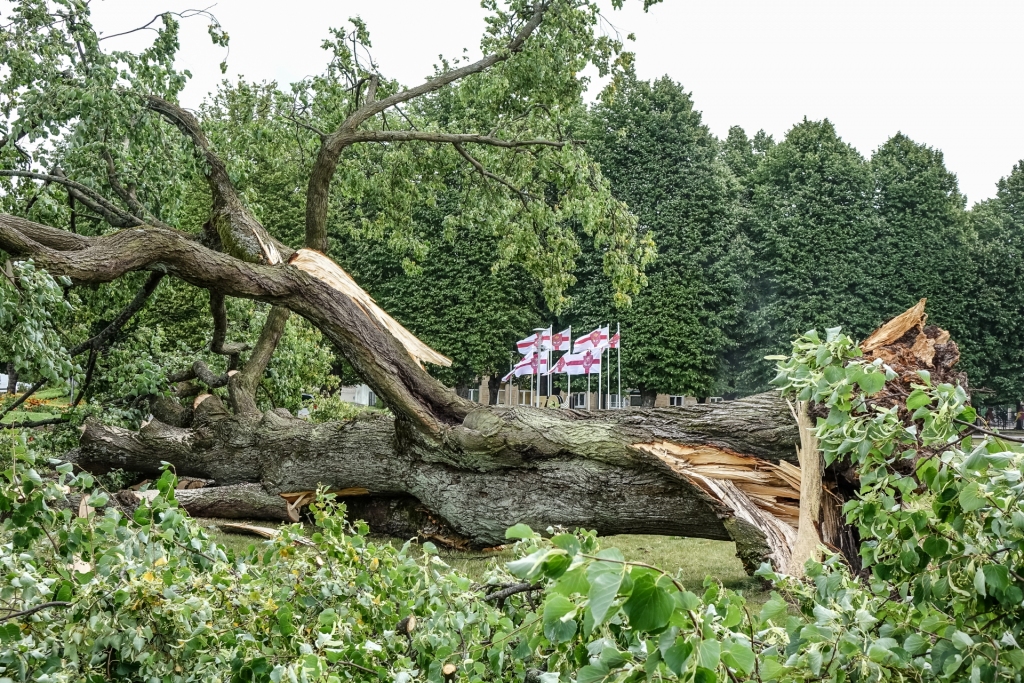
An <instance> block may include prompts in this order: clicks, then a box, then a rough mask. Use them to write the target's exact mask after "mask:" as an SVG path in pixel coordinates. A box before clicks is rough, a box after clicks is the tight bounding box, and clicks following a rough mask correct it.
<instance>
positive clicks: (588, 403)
mask: <svg viewBox="0 0 1024 683" xmlns="http://www.w3.org/2000/svg"><path fill="white" fill-rule="evenodd" d="M590 409H591V406H590V368H587V412H588V413H589V412H590Z"/></svg>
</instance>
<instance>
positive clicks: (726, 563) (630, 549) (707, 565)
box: [201, 520, 769, 608]
mask: <svg viewBox="0 0 1024 683" xmlns="http://www.w3.org/2000/svg"><path fill="white" fill-rule="evenodd" d="M201 523H202V524H203V525H204V526H206V527H208V528H209V529H210V533H211V535H212V537H213V538H214V539H215V540H216V541H217V542H218V543H222V544H224V545H225V546H227V547H228V548H231V549H232V550H235V551H236V552H238V551H243V550H245V549H246V548H247V547H248V546H249V545H252V544H259V543H261V542H263V539H260V538H258V537H256V536H245V535H239V534H228V533H224V532H222V531H220V530H219V529H218V528H217V527H216V522H215V521H214V520H202V521H201ZM252 523H253V524H255V525H257V526H268V527H276V526H280V525H279V524H274V523H273V522H252ZM373 540H374V541H376V542H378V543H392V544H393V545H396V546H400V545H401V544H402V543H403V542H404V541H403V540H402V539H396V538H389V537H381V536H378V537H374V538H373ZM601 546H602V547H603V548H611V547H615V548H618V549H619V550H621V551H622V554H623V556H624V557H625V558H626V559H627V560H630V561H633V562H644V563H646V564H651V565H654V566H656V567H659V568H661V569H664V570H665V571H667V572H670V573H674V572H676V571H678V572H679V578H680V579H681V580H682V583H683V585H685V586H686V588H687V589H688V590H691V591H694V592H695V593H698V594H699V593H701V586H702V585H703V583H704V579H705V577H707V576H713V577H715V578H716V579H718V580H719V581H721V582H722V584H723V585H725V587H726V588H731V589H733V590H736V591H741V592H742V593H743V595H744V596H746V598H747V600H748V601H749V602H750V603H751V606H752V608H753V607H759V606H760V605H761V604H763V603H764V602H765V601H767V600H768V597H769V596H768V593H766V592H765V591H764V588H763V584H762V583H761V581H760V580H759V579H756V578H753V577H750V576H747V574H746V572H745V571H744V570H743V565H742V564H740V561H739V559H738V558H737V557H736V546H735V544H733V543H732V542H731V541H709V540H707V539H702V538H676V537H672V536H635V535H629V536H606V537H604V538H602V539H601ZM440 556H441V559H443V560H444V561H445V562H446V563H448V564H449V565H451V566H452V567H453V568H454V569H457V570H458V571H461V572H463V573H464V574H466V575H468V576H470V577H472V578H474V579H479V578H481V577H483V575H484V574H485V572H486V571H487V568H488V567H489V566H490V564H491V563H492V562H507V561H509V560H510V559H511V558H512V553H511V552H510V551H507V550H506V551H501V552H488V553H483V552H477V551H466V552H463V551H457V550H445V549H442V550H441V551H440Z"/></svg>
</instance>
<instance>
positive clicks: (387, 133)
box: [352, 130, 568, 149]
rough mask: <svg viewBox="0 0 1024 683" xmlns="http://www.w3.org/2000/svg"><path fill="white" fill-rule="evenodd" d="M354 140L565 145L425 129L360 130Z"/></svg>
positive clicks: (520, 145)
mask: <svg viewBox="0 0 1024 683" xmlns="http://www.w3.org/2000/svg"><path fill="white" fill-rule="evenodd" d="M352 141H353V142H413V141H419V142H438V143H451V144H456V145H460V144H466V143H475V144H480V145H489V146H491V147H504V148H506V149H514V148H517V147H538V146H542V147H565V145H567V144H568V143H567V142H564V141H560V140H544V139H536V140H503V139H502V138H496V137H494V136H491V135H478V134H476V133H432V132H430V131H425V130H360V131H357V132H356V133H355V134H353V136H352Z"/></svg>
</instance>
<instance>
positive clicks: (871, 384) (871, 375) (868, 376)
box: [857, 370, 885, 396]
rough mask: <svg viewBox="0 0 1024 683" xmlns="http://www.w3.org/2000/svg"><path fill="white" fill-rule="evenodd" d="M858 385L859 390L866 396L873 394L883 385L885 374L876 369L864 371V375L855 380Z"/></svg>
mask: <svg viewBox="0 0 1024 683" xmlns="http://www.w3.org/2000/svg"><path fill="white" fill-rule="evenodd" d="M857 384H859V385H860V390H861V391H863V392H864V394H865V395H867V396H873V395H874V394H877V393H878V392H879V391H881V390H882V387H884V386H885V375H883V374H882V373H881V372H879V371H878V370H870V371H867V372H865V373H864V376H863V377H861V379H860V380H859V381H858V382H857Z"/></svg>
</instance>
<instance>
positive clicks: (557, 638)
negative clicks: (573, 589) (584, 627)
mask: <svg viewBox="0 0 1024 683" xmlns="http://www.w3.org/2000/svg"><path fill="white" fill-rule="evenodd" d="M575 614H576V605H574V604H573V603H572V602H571V601H570V600H569V599H568V598H566V597H565V596H563V595H552V596H549V597H548V599H547V601H546V602H545V603H544V617H543V618H544V635H545V636H547V639H548V640H550V641H551V642H552V643H556V644H557V643H564V642H565V641H567V640H569V639H570V638H572V637H573V636H574V635H575V634H576V619H575V618H574V617H575Z"/></svg>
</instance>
